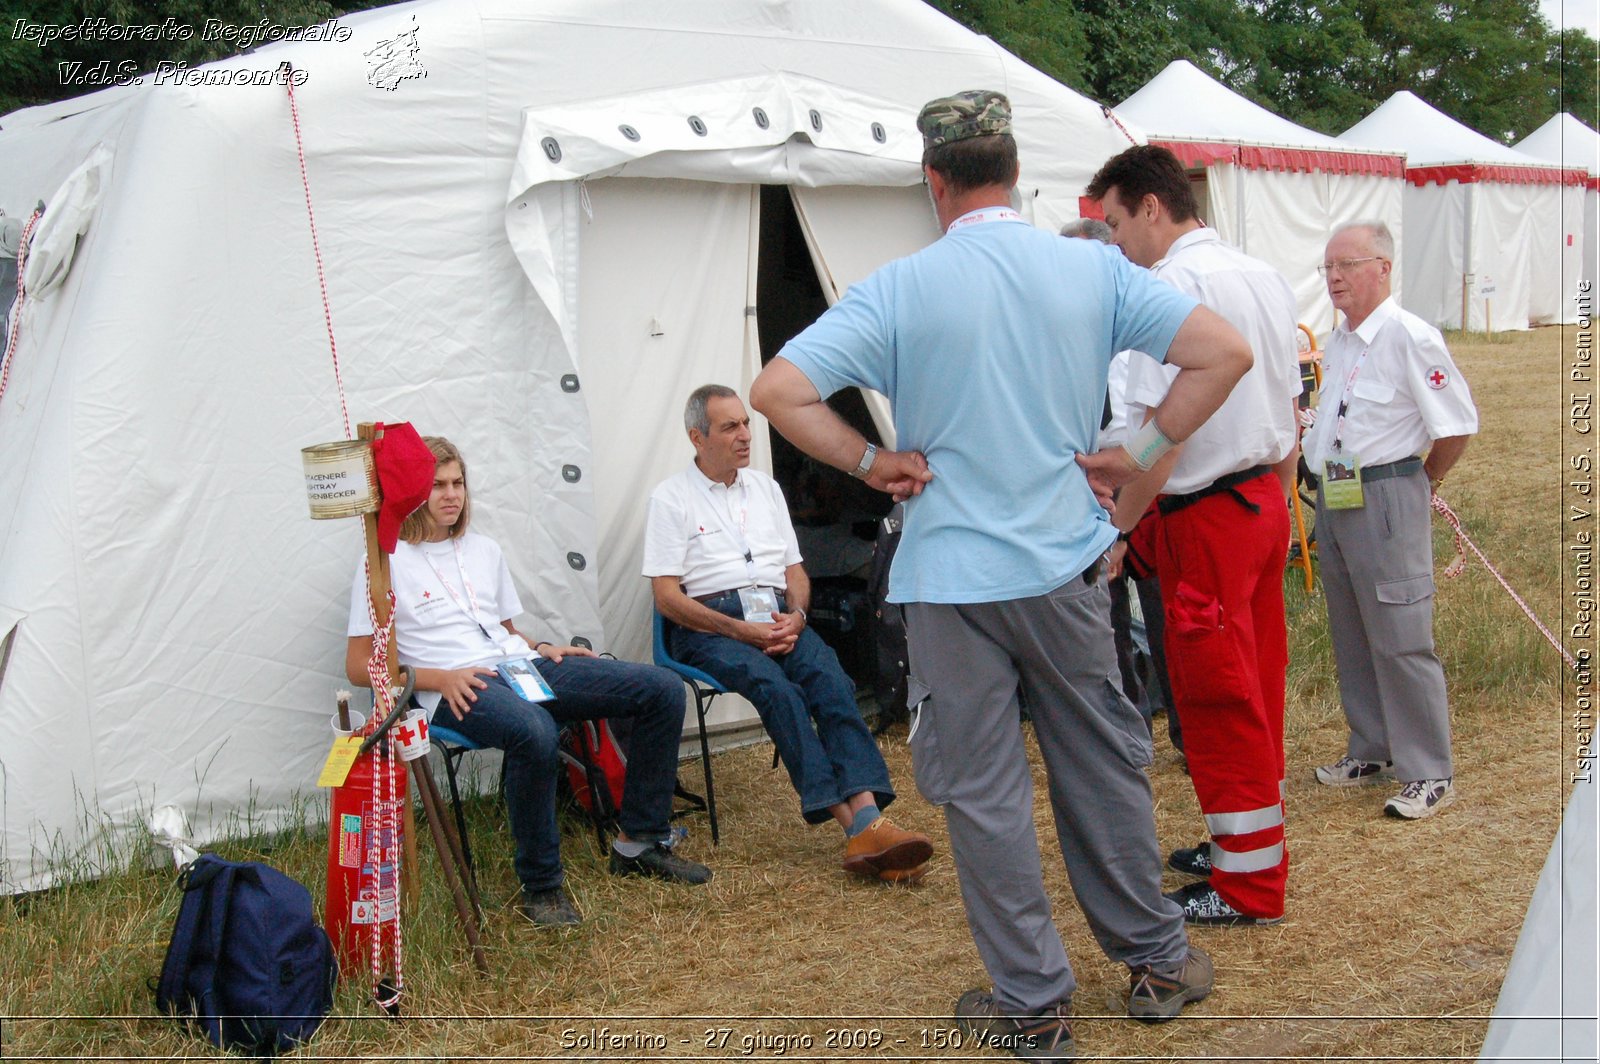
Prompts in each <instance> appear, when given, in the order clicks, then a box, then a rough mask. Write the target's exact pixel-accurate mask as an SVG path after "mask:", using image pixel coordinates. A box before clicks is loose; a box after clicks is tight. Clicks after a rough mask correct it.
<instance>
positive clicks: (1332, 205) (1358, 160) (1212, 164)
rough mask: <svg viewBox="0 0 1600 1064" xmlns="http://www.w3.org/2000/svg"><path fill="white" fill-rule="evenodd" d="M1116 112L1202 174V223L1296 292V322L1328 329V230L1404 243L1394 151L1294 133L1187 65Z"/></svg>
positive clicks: (1171, 67) (1399, 166) (1172, 68)
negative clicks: (1367, 226) (1375, 232)
mask: <svg viewBox="0 0 1600 1064" xmlns="http://www.w3.org/2000/svg"><path fill="white" fill-rule="evenodd" d="M1116 111H1117V114H1118V115H1119V116H1120V117H1123V118H1126V119H1130V120H1132V121H1133V122H1136V123H1137V124H1138V125H1139V126H1140V127H1141V128H1142V129H1143V130H1144V132H1145V133H1146V134H1147V135H1148V136H1149V137H1150V139H1151V140H1152V141H1154V142H1155V143H1159V144H1163V145H1165V146H1167V147H1169V148H1171V149H1172V150H1173V152H1174V153H1175V154H1177V156H1178V157H1179V158H1180V159H1182V160H1183V161H1184V163H1185V164H1186V165H1188V166H1191V167H1204V168H1205V176H1206V184H1207V189H1208V198H1209V200H1210V209H1209V212H1208V213H1207V217H1206V221H1207V222H1208V223H1209V224H1210V225H1212V226H1214V227H1215V228H1216V230H1217V232H1218V233H1219V234H1220V235H1221V236H1222V238H1223V239H1224V240H1226V241H1228V242H1229V243H1231V244H1233V245H1235V246H1236V247H1238V248H1239V249H1240V250H1242V251H1245V252H1247V253H1249V254H1251V255H1254V256H1256V257H1257V258H1260V259H1262V260H1264V261H1266V262H1269V263H1271V264H1272V265H1273V266H1275V267H1277V268H1278V270H1279V271H1280V272H1282V273H1283V275H1284V276H1285V277H1287V278H1288V279H1289V283H1290V285H1291V286H1292V287H1293V288H1294V293H1295V301H1296V303H1297V304H1298V306H1299V308H1300V320H1301V321H1302V322H1304V323H1305V324H1307V325H1309V326H1311V327H1312V328H1313V329H1315V330H1316V331H1317V332H1319V333H1323V334H1326V333H1327V332H1328V331H1329V330H1330V329H1331V328H1332V327H1333V325H1334V311H1333V305H1332V303H1330V302H1329V301H1328V293H1327V288H1326V286H1325V285H1324V284H1323V281H1322V278H1321V277H1320V276H1319V275H1318V274H1317V272H1316V266H1317V263H1319V262H1321V261H1322V251H1323V247H1324V245H1325V244H1327V242H1328V236H1329V234H1330V233H1331V231H1332V230H1333V229H1334V228H1335V227H1336V226H1338V225H1339V224H1341V223H1343V222H1352V221H1358V220H1364V219H1374V218H1377V219H1383V220H1385V221H1386V222H1388V224H1389V227H1390V228H1391V230H1393V231H1394V234H1395V238H1396V242H1397V245H1398V244H1400V243H1401V241H1400V237H1401V234H1402V231H1403V226H1402V221H1401V218H1402V209H1401V190H1402V188H1403V186H1404V173H1405V159H1404V157H1403V156H1402V155H1400V154H1399V153H1397V152H1392V151H1383V152H1378V151H1371V150H1368V149H1364V148H1357V147H1354V146H1352V145H1349V144H1341V143H1340V142H1339V141H1337V140H1335V139H1334V138H1332V137H1329V136H1326V135H1324V134H1321V133H1318V132H1316V131H1315V130H1310V129H1306V128H1305V127H1303V126H1298V125H1295V124H1294V123H1293V122H1290V121H1289V120H1288V119H1286V118H1283V117H1280V116H1279V115H1275V114H1273V113H1272V112H1271V111H1268V110H1267V109H1266V108H1264V107H1262V106H1260V105H1259V104H1256V103H1253V102H1251V101H1250V100H1247V99H1245V98H1244V97H1243V96H1240V95H1239V94H1238V93H1236V92H1234V91H1233V90H1232V89H1229V88H1228V87H1227V86H1225V85H1222V84H1221V83H1219V82H1217V81H1216V80H1214V79H1212V78H1211V77H1210V76H1208V75H1207V74H1205V73H1204V72H1203V71H1201V70H1200V69H1199V68H1198V67H1196V66H1195V65H1194V64H1192V63H1190V62H1189V61H1188V60H1186V59H1179V60H1175V61H1173V62H1172V63H1170V64H1168V65H1167V67H1166V69H1164V70H1162V71H1161V73H1159V74H1157V75H1156V76H1155V77H1154V78H1152V79H1151V80H1150V82H1149V84H1147V85H1145V86H1144V87H1143V88H1141V89H1140V90H1139V91H1138V92H1136V93H1134V94H1133V95H1132V96H1130V97H1128V98H1127V99H1126V100H1124V101H1123V102H1122V103H1120V104H1118V105H1117V108H1116ZM1403 253H1404V252H1403V249H1402V251H1401V254H1403Z"/></svg>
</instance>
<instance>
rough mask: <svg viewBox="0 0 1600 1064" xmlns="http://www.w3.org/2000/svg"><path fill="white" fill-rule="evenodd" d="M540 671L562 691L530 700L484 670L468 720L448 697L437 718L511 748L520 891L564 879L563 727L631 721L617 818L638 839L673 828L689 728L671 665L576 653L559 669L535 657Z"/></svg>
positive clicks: (508, 778)
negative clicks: (559, 817) (681, 743)
mask: <svg viewBox="0 0 1600 1064" xmlns="http://www.w3.org/2000/svg"><path fill="white" fill-rule="evenodd" d="M534 667H535V668H537V669H538V670H539V672H540V673H541V674H543V676H544V678H545V680H546V681H548V682H549V684H550V688H551V690H553V691H554V692H555V693H556V697H555V699H554V700H552V701H549V702H527V701H524V700H523V698H522V696H521V695H518V694H517V693H516V692H515V691H513V690H511V688H510V687H508V686H507V685H506V682H505V681H504V680H502V679H501V678H500V677H499V676H497V675H496V676H485V677H483V679H484V681H485V682H486V683H488V685H489V686H488V687H487V688H485V689H484V690H482V691H479V692H478V700H477V701H476V702H474V703H473V705H472V709H471V711H469V712H468V713H467V715H466V716H465V717H464V718H462V719H461V720H456V718H455V714H454V713H453V712H451V710H450V706H449V704H448V703H446V702H440V703H439V708H438V709H436V710H435V711H434V714H433V719H434V720H435V721H436V722H438V723H439V724H442V725H444V726H445V727H447V728H452V729H454V730H455V731H457V732H460V733H461V734H462V735H464V736H466V737H467V738H468V739H471V740H472V741H473V742H475V743H477V744H479V745H480V746H488V747H493V748H495V749H497V750H503V751H504V752H505V783H506V808H507V816H508V819H509V820H510V822H511V837H512V839H513V841H514V842H515V843H516V850H517V852H516V857H515V858H514V859H513V862H512V866H513V868H515V870H516V873H517V879H518V880H520V881H521V883H522V889H523V890H524V891H538V890H552V889H554V888H556V887H559V886H560V885H561V832H560V829H559V828H558V827H557V826H556V773H557V772H558V771H560V760H559V759H558V757H557V755H556V739H557V735H558V733H559V731H560V728H561V726H562V725H563V724H566V723H567V722H569V721H575V720H596V719H599V718H601V717H611V718H623V719H626V720H628V721H631V722H632V729H631V730H632V735H631V738H630V740H629V742H628V744H627V755H628V774H627V781H626V783H625V784H624V785H623V791H622V808H621V810H620V811H619V813H618V817H617V820H618V824H619V826H620V827H621V829H622V831H623V832H624V833H626V834H627V836H628V837H629V838H631V839H635V840H637V841H639V842H658V841H663V840H665V839H666V838H667V837H668V835H669V833H670V832H669V828H668V823H667V821H668V818H669V817H670V816H671V815H672V792H673V788H674V787H676V785H677V782H678V740H679V738H680V737H681V736H682V734H683V682H682V681H681V680H679V679H678V677H677V676H676V675H674V674H673V673H670V672H668V671H667V670H666V669H658V668H656V667H655V666H654V665H639V664H636V663H634V662H631V661H613V660H611V659H610V658H580V657H567V658H563V659H562V661H561V664H559V665H557V664H554V663H553V662H550V661H548V660H546V659H544V658H537V657H536V658H535V659H534Z"/></svg>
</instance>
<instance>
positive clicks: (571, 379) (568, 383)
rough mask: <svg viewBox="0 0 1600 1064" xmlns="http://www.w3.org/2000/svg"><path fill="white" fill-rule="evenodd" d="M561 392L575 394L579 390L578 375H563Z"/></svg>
mask: <svg viewBox="0 0 1600 1064" xmlns="http://www.w3.org/2000/svg"><path fill="white" fill-rule="evenodd" d="M561 390H562V391H564V392H575V391H577V390H578V375H577V374H576V373H563V374H562V375H561Z"/></svg>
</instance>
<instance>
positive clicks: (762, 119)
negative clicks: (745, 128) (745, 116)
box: [750, 107, 772, 129]
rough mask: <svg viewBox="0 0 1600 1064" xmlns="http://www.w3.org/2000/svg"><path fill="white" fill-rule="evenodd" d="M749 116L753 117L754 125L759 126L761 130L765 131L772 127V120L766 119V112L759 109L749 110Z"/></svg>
mask: <svg viewBox="0 0 1600 1064" xmlns="http://www.w3.org/2000/svg"><path fill="white" fill-rule="evenodd" d="M750 114H751V115H753V116H754V117H755V120H756V125H758V126H760V127H761V128H762V129H766V128H767V127H768V126H770V125H772V119H770V118H768V117H767V112H765V111H763V110H762V109H761V108H759V107H753V108H751V109H750Z"/></svg>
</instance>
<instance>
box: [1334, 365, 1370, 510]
mask: <svg viewBox="0 0 1600 1064" xmlns="http://www.w3.org/2000/svg"><path fill="white" fill-rule="evenodd" d="M1370 350H1371V348H1370V347H1368V348H1364V349H1363V350H1362V352H1361V357H1360V358H1358V359H1356V364H1355V366H1354V367H1353V368H1352V369H1351V370H1350V376H1349V377H1347V378H1346V379H1345V382H1344V391H1343V392H1342V393H1340V395H1339V410H1338V412H1337V414H1336V415H1335V416H1336V417H1337V418H1338V421H1337V422H1335V423H1334V433H1333V452H1332V453H1331V454H1330V455H1329V456H1328V457H1327V458H1325V459H1323V462H1322V504H1323V505H1324V506H1326V507H1327V508H1328V509H1330V510H1359V509H1361V508H1362V507H1363V506H1365V505H1366V504H1367V503H1366V499H1365V497H1364V496H1363V495H1362V492H1361V456H1360V455H1357V454H1351V453H1348V452H1346V451H1345V449H1344V427H1345V415H1346V414H1347V413H1348V412H1349V410H1350V395H1351V392H1352V391H1354V389H1355V386H1356V377H1357V376H1358V375H1360V373H1361V367H1362V366H1363V365H1365V364H1366V361H1367V352H1368V351H1370Z"/></svg>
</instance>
